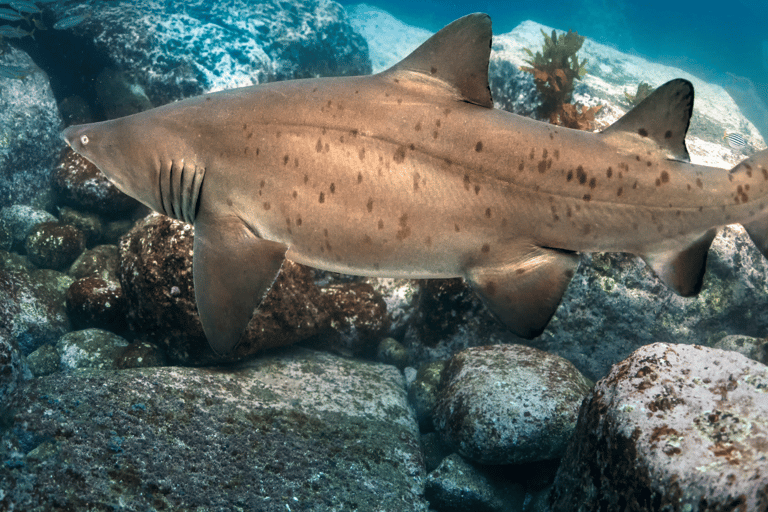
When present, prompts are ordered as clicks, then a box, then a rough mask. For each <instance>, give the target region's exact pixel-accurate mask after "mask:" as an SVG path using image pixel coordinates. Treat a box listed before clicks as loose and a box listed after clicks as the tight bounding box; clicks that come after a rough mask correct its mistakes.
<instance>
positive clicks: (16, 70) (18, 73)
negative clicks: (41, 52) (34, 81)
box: [0, 64, 34, 80]
mask: <svg viewBox="0 0 768 512" xmlns="http://www.w3.org/2000/svg"><path fill="white" fill-rule="evenodd" d="M32 71H34V69H33V68H32V67H31V66H11V65H9V64H0V78H14V79H17V80H21V79H23V78H25V77H26V76H27V75H29V74H30V73H32Z"/></svg>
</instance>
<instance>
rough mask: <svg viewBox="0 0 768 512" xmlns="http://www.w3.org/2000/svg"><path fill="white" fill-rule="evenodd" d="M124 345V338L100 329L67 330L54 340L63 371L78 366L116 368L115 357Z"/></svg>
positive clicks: (74, 368)
mask: <svg viewBox="0 0 768 512" xmlns="http://www.w3.org/2000/svg"><path fill="white" fill-rule="evenodd" d="M126 347H128V342H127V341H125V339H123V338H121V337H120V336H118V335H116V334H113V333H111V332H109V331H105V330H102V329H84V330H82V331H72V332H68V333H67V334H65V335H64V336H62V337H61V338H59V341H57V342H56V350H58V352H59V355H60V356H61V365H60V367H61V370H62V371H63V372H72V371H73V370H76V369H78V368H97V369H101V370H113V369H116V368H117V358H118V356H120V355H121V354H122V353H123V352H124V351H125V349H126Z"/></svg>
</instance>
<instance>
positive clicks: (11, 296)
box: [0, 269, 72, 355]
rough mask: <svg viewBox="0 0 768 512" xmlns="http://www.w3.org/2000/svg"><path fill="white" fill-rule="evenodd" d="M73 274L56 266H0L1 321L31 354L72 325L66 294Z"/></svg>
mask: <svg viewBox="0 0 768 512" xmlns="http://www.w3.org/2000/svg"><path fill="white" fill-rule="evenodd" d="M70 284H72V278H70V277H69V276H66V275H64V274H60V273H58V272H55V271H53V270H40V271H34V272H29V271H27V270H21V269H15V270H0V325H2V326H4V327H5V328H6V329H7V331H8V333H9V335H10V336H11V338H13V339H14V340H15V341H16V343H17V346H18V348H19V350H21V353H22V354H24V355H29V354H31V353H32V352H34V351H35V350H36V349H37V348H38V347H40V346H42V345H44V344H46V343H54V342H55V341H56V340H57V339H59V338H60V337H61V336H62V335H63V334H64V333H66V332H68V331H69V329H70V323H69V318H68V317H67V312H66V308H65V306H64V297H65V294H66V290H67V288H68V287H69V285H70Z"/></svg>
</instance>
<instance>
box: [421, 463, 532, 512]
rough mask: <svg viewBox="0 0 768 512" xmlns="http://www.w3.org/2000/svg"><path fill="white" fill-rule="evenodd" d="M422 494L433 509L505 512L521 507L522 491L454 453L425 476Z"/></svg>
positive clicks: (520, 487) (520, 488)
mask: <svg viewBox="0 0 768 512" xmlns="http://www.w3.org/2000/svg"><path fill="white" fill-rule="evenodd" d="M424 497H425V498H427V501H429V505H430V508H432V509H435V510H450V511H457V512H458V511H461V512H508V511H510V510H522V507H523V499H524V497H525V492H524V490H523V487H522V485H520V484H517V483H512V484H510V483H509V482H503V481H499V479H498V478H494V477H493V475H492V474H491V473H490V471H488V470H487V469H485V470H483V469H481V468H477V467H475V466H473V465H471V464H469V463H468V462H466V461H464V460H463V459H462V458H461V457H459V455H458V454H455V453H454V454H452V455H449V456H448V457H446V458H445V459H443V462H441V463H440V466H438V468H437V469H436V470H434V471H432V472H431V473H430V474H428V475H427V481H426V485H425V486H424Z"/></svg>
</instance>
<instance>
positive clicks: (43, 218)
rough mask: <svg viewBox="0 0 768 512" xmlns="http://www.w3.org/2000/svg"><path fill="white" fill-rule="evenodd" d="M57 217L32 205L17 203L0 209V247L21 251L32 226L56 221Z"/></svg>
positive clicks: (6, 249)
mask: <svg viewBox="0 0 768 512" xmlns="http://www.w3.org/2000/svg"><path fill="white" fill-rule="evenodd" d="M55 221H56V217H54V216H53V215H51V214H50V213H48V212H46V211H45V210H39V209H37V208H33V207H31V206H26V205H20V204H15V205H12V206H6V207H5V208H3V209H0V244H1V245H0V249H3V250H5V251H10V250H13V251H16V252H18V251H20V250H21V249H23V248H24V241H25V240H26V239H27V235H29V233H30V231H32V228H34V227H35V226H36V225H37V224H40V223H43V222H55Z"/></svg>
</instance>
